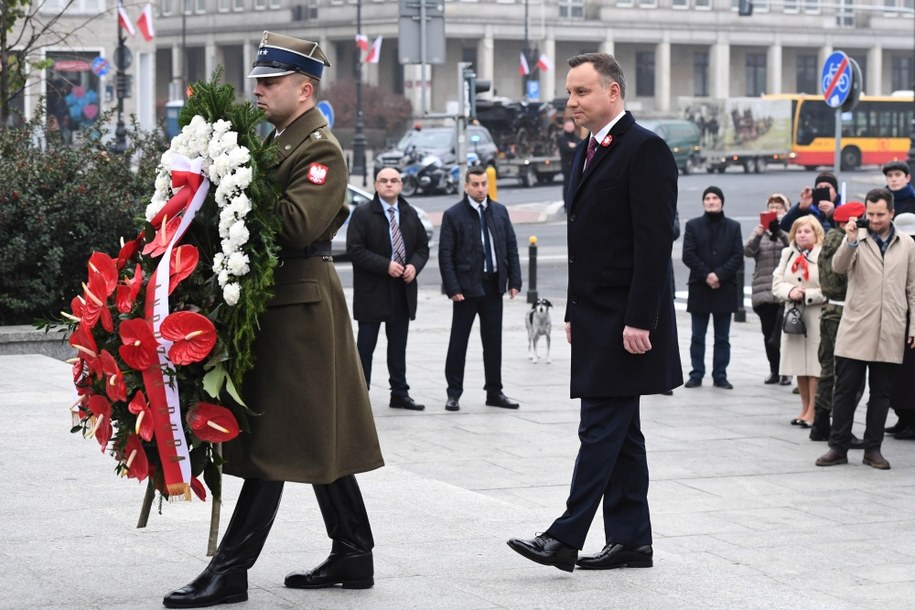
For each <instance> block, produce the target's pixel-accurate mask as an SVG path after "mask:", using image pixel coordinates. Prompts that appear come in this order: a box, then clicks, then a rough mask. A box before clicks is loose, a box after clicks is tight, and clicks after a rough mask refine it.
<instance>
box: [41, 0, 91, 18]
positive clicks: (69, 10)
mask: <svg viewBox="0 0 915 610" xmlns="http://www.w3.org/2000/svg"><path fill="white" fill-rule="evenodd" d="M38 12H39V13H40V14H43V15H47V14H53V15H58V14H60V13H63V14H65V15H98V14H100V13H103V12H105V0H73V2H69V1H68V0H45V1H44V2H42V3H41V4H40V5H39V6H38Z"/></svg>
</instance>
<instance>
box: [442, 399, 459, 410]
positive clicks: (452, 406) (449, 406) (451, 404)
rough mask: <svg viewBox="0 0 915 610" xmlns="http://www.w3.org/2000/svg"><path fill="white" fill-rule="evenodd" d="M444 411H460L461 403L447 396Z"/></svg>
mask: <svg viewBox="0 0 915 610" xmlns="http://www.w3.org/2000/svg"><path fill="white" fill-rule="evenodd" d="M445 410H446V411H460V410H461V403H460V402H458V399H457V398H453V397H451V396H449V397H448V400H447V401H445Z"/></svg>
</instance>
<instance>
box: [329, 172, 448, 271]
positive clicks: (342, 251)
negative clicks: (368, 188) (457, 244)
mask: <svg viewBox="0 0 915 610" xmlns="http://www.w3.org/2000/svg"><path fill="white" fill-rule="evenodd" d="M371 201H372V195H371V194H369V193H367V192H365V191H363V190H362V189H360V188H357V187H355V186H353V185H352V184H348V185H347V186H346V203H347V204H348V205H349V209H350V216H352V215H353V210H354V209H355V208H356V206H357V205H365V204H367V203H369V202H371ZM410 205H411V206H413V209H414V210H416V213H417V214H419V220H420V222H422V223H423V228H424V229H425V230H426V235H427V236H428V237H429V248H432V246H433V244H434V243H435V239H434V237H435V228H434V227H433V226H432V220H431V219H430V218H429V215H428V214H426V211H425V210H423V209H422V208H420V207H419V206H416V205H413V203H412V202H411V203H410ZM348 228H349V218H347V219H346V222H345V223H343V226H342V227H340V230H338V231H337V233H336V235H334V238H333V239H332V240H331V246H330V253H331V255H332V256H333V257H334V258H338V259H344V258H346V230H347V229H348Z"/></svg>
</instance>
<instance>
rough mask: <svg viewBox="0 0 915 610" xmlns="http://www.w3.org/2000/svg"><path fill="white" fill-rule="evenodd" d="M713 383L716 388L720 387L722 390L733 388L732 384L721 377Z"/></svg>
mask: <svg viewBox="0 0 915 610" xmlns="http://www.w3.org/2000/svg"><path fill="white" fill-rule="evenodd" d="M714 385H715V387H716V388H721V389H722V390H733V389H734V386H732V385H731V383H730V382H729V381H728V380H727V379H722V380H720V381H716V382H715V384H714Z"/></svg>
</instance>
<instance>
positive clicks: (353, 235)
mask: <svg viewBox="0 0 915 610" xmlns="http://www.w3.org/2000/svg"><path fill="white" fill-rule="evenodd" d="M397 201H398V203H397V207H398V209H399V210H400V233H401V235H402V236H403V243H404V249H405V250H406V254H407V263H406V264H408V265H413V266H414V267H416V274H417V276H418V275H419V272H420V271H422V270H423V267H425V266H426V261H428V260H429V238H428V237H427V236H426V230H425V229H424V228H423V223H422V222H421V221H420V220H419V215H418V214H417V213H416V210H415V209H414V208H413V207H412V206H410V204H409V203H407V201H406V199H404V198H403V197H399V198H398V200H397ZM386 209H387V204H382V203H381V201H380V199H379V198H378V194H377V193H375V198H374V199H372V202H371V203H368V204H365V205H360V206H356V209H355V210H353V215H352V217H351V218H350V220H349V228H348V229H347V231H346V254H347V256H349V258H350V260H351V261H352V263H353V317H354V318H355V319H356V320H359V321H360V322H384V321H386V320H387V319H389V318H390V317H391V315H392V313H393V311H392V306H391V303H392V299H393V297H392V296H391V291H392V290H395V289H398V290H399V289H403V288H404V287H405V288H406V291H407V292H406V295H407V309H408V310H409V311H408V313H409V314H410V319H411V320H412V319H414V318H415V317H416V292H417V286H416V280H415V279H414V280H413V281H412V282H410V283H409V284H406V283H405V282H404V281H403V279H401V278H393V277H391V276H390V275H388V265H390V263H391V229H390V224H389V222H388V215H387V212H385V210H386Z"/></svg>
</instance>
